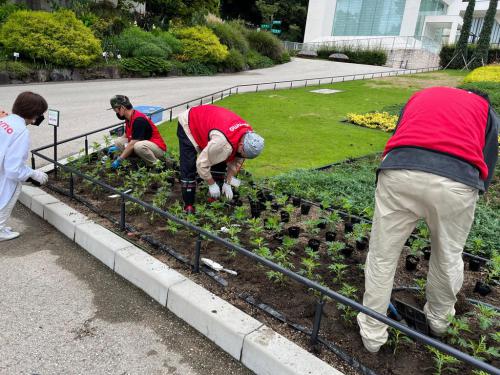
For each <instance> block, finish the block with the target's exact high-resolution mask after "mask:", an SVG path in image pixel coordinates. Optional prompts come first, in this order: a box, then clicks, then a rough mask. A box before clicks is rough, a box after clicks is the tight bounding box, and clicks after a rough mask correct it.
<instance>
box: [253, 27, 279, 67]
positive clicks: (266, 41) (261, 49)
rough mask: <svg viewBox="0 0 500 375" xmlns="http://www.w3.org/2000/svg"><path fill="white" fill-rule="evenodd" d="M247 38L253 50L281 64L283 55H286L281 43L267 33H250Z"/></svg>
mask: <svg viewBox="0 0 500 375" xmlns="http://www.w3.org/2000/svg"><path fill="white" fill-rule="evenodd" d="M247 38H248V41H249V42H250V47H251V48H252V49H254V50H256V51H257V52H258V53H260V54H261V55H264V56H267V57H269V58H270V59H271V60H273V61H274V62H280V61H281V59H282V55H283V54H285V53H286V51H285V47H283V44H282V43H281V41H280V40H279V39H278V38H276V37H275V36H274V35H273V34H271V33H268V32H266V31H250V32H249V33H248V36H247Z"/></svg>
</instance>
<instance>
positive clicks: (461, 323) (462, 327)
mask: <svg viewBox="0 0 500 375" xmlns="http://www.w3.org/2000/svg"><path fill="white" fill-rule="evenodd" d="M446 319H447V320H448V322H449V323H450V324H449V326H448V329H447V331H446V333H447V334H448V335H449V336H450V339H449V340H450V343H451V344H454V345H459V346H461V347H462V348H465V347H466V346H467V341H465V339H464V338H463V333H464V332H471V330H470V327H469V322H468V320H467V318H466V317H462V318H457V317H454V316H452V315H448V316H447V317H446Z"/></svg>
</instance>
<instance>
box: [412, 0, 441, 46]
mask: <svg viewBox="0 0 500 375" xmlns="http://www.w3.org/2000/svg"><path fill="white" fill-rule="evenodd" d="M447 11H448V5H446V4H445V3H444V1H442V0H422V2H421V3H420V9H419V11H418V19H417V27H416V28H415V36H416V37H418V38H420V37H422V35H423V32H424V26H425V17H427V16H442V15H444V14H446V12H447Z"/></svg>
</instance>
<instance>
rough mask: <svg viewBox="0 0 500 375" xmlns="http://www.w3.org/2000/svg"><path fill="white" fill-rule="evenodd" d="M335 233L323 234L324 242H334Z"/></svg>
mask: <svg viewBox="0 0 500 375" xmlns="http://www.w3.org/2000/svg"><path fill="white" fill-rule="evenodd" d="M335 235H336V233H335V232H326V233H325V240H326V242H333V241H335Z"/></svg>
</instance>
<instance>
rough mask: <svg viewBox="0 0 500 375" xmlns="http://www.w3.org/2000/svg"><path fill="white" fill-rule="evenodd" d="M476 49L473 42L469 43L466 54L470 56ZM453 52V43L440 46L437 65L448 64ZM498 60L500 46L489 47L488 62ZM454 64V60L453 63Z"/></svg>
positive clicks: (499, 59) (443, 65)
mask: <svg viewBox="0 0 500 375" xmlns="http://www.w3.org/2000/svg"><path fill="white" fill-rule="evenodd" d="M475 49H476V45H475V44H469V45H468V46H467V56H472V54H473V53H474V51H475ZM454 53H455V45H454V44H448V45H445V46H443V47H442V48H441V52H440V53H439V65H440V66H441V67H443V68H444V67H445V66H447V65H448V64H449V62H450V61H451V59H452V58H453V55H454ZM498 62H500V48H490V50H489V51H488V64H494V63H498ZM452 64H454V61H453V63H452Z"/></svg>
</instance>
